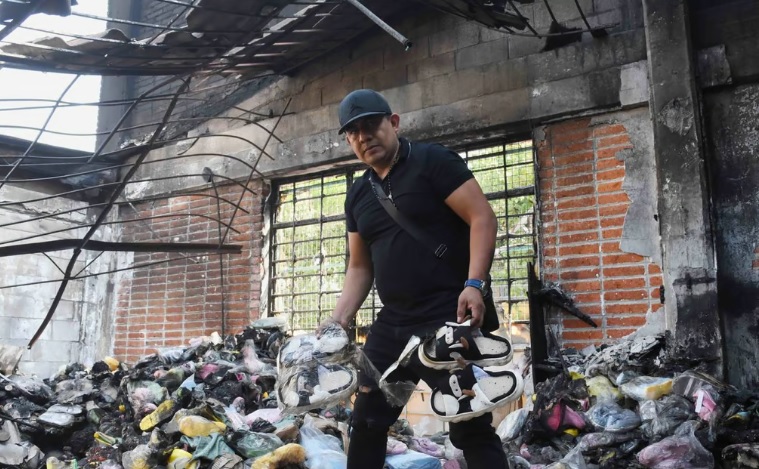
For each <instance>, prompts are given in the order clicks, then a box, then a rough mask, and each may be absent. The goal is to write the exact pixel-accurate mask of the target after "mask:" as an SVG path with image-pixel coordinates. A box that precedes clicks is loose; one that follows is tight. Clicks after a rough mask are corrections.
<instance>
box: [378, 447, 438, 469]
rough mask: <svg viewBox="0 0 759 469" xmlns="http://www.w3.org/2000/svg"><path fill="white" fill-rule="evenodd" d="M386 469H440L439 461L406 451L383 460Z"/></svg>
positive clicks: (425, 455)
mask: <svg viewBox="0 0 759 469" xmlns="http://www.w3.org/2000/svg"><path fill="white" fill-rule="evenodd" d="M385 467H387V468H388V469H440V461H439V460H438V459H437V458H433V457H432V456H429V455H427V454H422V453H417V452H416V451H408V452H406V453H403V454H395V455H391V456H388V457H387V458H386V459H385Z"/></svg>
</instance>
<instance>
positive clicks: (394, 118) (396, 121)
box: [390, 114, 401, 132]
mask: <svg viewBox="0 0 759 469" xmlns="http://www.w3.org/2000/svg"><path fill="white" fill-rule="evenodd" d="M390 124H391V125H392V126H393V129H395V131H396V132H397V131H398V129H399V128H400V124H401V116H399V115H398V114H391V115H390Z"/></svg>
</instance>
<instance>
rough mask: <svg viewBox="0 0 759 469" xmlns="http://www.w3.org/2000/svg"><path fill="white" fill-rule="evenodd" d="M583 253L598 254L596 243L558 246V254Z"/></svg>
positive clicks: (576, 254)
mask: <svg viewBox="0 0 759 469" xmlns="http://www.w3.org/2000/svg"><path fill="white" fill-rule="evenodd" d="M584 254H598V245H595V244H583V245H580V246H561V247H560V248H559V255H560V256H562V257H563V256H578V255H584Z"/></svg>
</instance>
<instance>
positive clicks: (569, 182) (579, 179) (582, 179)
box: [556, 174, 621, 192]
mask: <svg viewBox="0 0 759 469" xmlns="http://www.w3.org/2000/svg"><path fill="white" fill-rule="evenodd" d="M592 182H593V174H582V175H579V176H569V177H563V178H556V186H557V187H570V186H579V185H582V184H590V183H592ZM615 184H616V183H615ZM619 184H620V187H621V183H619ZM609 192H610V191H609Z"/></svg>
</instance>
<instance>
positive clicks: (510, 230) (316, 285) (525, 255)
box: [269, 140, 536, 342]
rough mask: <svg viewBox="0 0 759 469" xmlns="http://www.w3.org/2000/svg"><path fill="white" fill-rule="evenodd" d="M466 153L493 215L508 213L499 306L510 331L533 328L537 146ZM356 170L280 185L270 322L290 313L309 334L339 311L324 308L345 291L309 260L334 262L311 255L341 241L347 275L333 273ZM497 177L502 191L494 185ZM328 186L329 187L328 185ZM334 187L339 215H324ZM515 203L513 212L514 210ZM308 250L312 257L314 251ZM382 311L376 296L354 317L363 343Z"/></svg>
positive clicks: (498, 268)
mask: <svg viewBox="0 0 759 469" xmlns="http://www.w3.org/2000/svg"><path fill="white" fill-rule="evenodd" d="M460 154H461V156H462V158H464V159H465V161H467V163H468V164H469V166H470V167H471V168H472V172H473V173H474V175H475V177H477V178H478V180H479V181H480V184H481V185H482V186H483V190H484V192H485V195H486V197H487V198H488V200H490V202H491V204H493V205H494V209H498V208H499V204H503V206H504V209H503V210H496V216H497V218H498V223H499V233H498V236H497V245H498V251H497V252H496V256H495V259H494V269H493V270H492V275H493V282H494V289H495V294H496V300H497V301H498V302H499V303H500V304H501V305H502V306H503V308H504V310H505V312H506V313H507V314H508V317H509V319H510V322H511V323H512V324H520V323H527V322H529V321H528V318H529V316H528V313H527V310H526V305H527V292H526V281H527V267H526V266H527V263H528V262H534V260H535V249H534V246H535V239H536V238H535V229H534V223H533V217H534V206H535V203H536V202H535V168H534V161H533V160H534V156H533V149H532V141H529V140H526V141H521V142H516V143H499V144H495V145H486V146H479V147H476V148H466V149H463V150H462V151H461V153H460ZM356 171H357V169H355V168H346V169H344V170H342V172H340V173H335V172H328V173H323V174H318V175H314V176H308V177H306V178H299V179H294V180H284V181H281V182H279V183H278V184H276V197H275V198H274V199H273V200H274V203H273V210H272V234H271V236H272V244H271V250H272V255H271V275H272V282H271V289H270V291H269V298H270V301H269V304H270V305H271V306H270V308H271V309H270V311H269V312H270V314H272V315H279V314H289V315H290V318H289V319H290V328H291V332H294V333H298V332H307V331H311V330H313V329H314V328H316V326H317V325H318V324H319V322H320V321H321V320H322V319H323V318H324V317H325V315H326V314H329V312H330V311H331V307H334V305H333V304H327V303H325V301H324V300H325V298H328V297H330V295H337V294H339V293H340V291H341V290H340V287H341V286H342V285H341V284H337V285H336V287H337V288H332V289H330V288H326V287H325V282H326V280H327V278H328V275H325V273H324V272H323V269H320V270H319V271H318V272H314V271H309V269H313V265H310V264H309V261H312V260H313V259H314V258H316V257H318V259H319V260H318V264H319V265H320V266H321V265H323V264H324V263H325V260H326V259H328V257H330V256H325V254H324V253H323V252H319V253H316V252H314V251H313V249H314V248H316V247H317V246H318V247H319V249H321V248H322V246H323V244H324V243H325V242H329V241H333V242H336V241H343V242H342V243H340V245H341V246H342V249H343V254H342V255H341V254H333V255H332V256H331V257H333V258H335V260H338V259H345V262H346V264H345V265H344V266H341V267H343V269H342V270H339V271H338V272H335V273H334V274H335V277H336V278H342V275H343V271H344V268H345V267H347V259H348V246H347V234H345V232H344V231H345V228H344V220H345V215H344V213H343V211H342V205H343V202H344V197H345V195H346V194H347V191H348V189H349V187H350V185H351V181H352V179H353V176H354V175H355V173H356ZM336 175H337V176H338V177H337V178H335V176H336ZM494 177H495V179H496V181H495V182H497V184H493V182H494V181H493V178H494ZM330 178H333V179H330ZM328 179H330V181H331V182H325V181H327V180H328ZM330 184H331V185H333V186H339V187H340V189H341V190H340V191H337V192H335V193H333V194H330V196H331V197H335V196H341V199H340V203H339V204H338V206H339V207H340V210H339V213H338V214H332V213H327V214H325V212H324V204H323V201H324V198H325V187H329V186H330ZM509 202H511V203H512V205H515V206H514V207H509V205H508V204H509ZM517 203H518V205H517ZM329 223H338V224H339V227H340V229H342V230H343V233H338V234H333V235H325V233H324V227H325V225H326V224H329ZM296 228H301V229H303V230H310V231H311V234H312V236H309V237H306V238H303V239H297V238H296V234H295V231H294V230H295V229H296ZM287 230H289V233H288V231H287ZM308 248H311V249H312V251H308ZM298 263H300V264H298ZM296 264H297V265H296ZM335 264H337V263H335ZM298 282H300V283H301V284H302V285H306V284H307V282H311V285H312V286H313V287H312V288H313V289H310V290H309V289H307V288H306V287H302V288H305V290H301V288H300V287H299V288H296V284H297V283H298ZM334 298H335V299H336V297H334ZM304 301H305V302H308V301H311V302H312V303H313V304H315V305H316V306H317V307H312V306H310V305H307V304H304V303H303V302H304ZM381 307H382V304H381V302H380V300H379V297H378V296H377V294H376V291H375V290H374V289H372V292H371V294H370V295H369V297H368V298H367V300H366V301H365V302H364V304H363V305H362V306H361V308H360V309H359V313H358V315H357V318H356V331H355V333H356V338H357V340H358V341H359V342H361V341H362V339H363V338H364V337H365V334H366V328H367V327H368V326H369V325H370V324H371V323H372V322H373V321H374V319H375V317H376V314H377V312H378V311H379V309H380V308H381Z"/></svg>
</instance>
